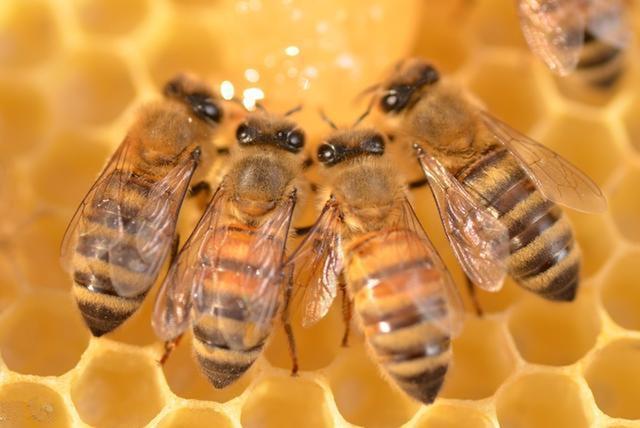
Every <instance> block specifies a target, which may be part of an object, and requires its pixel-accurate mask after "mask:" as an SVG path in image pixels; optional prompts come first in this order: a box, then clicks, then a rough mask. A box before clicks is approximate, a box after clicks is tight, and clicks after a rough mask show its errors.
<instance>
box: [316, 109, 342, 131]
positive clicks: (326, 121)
mask: <svg viewBox="0 0 640 428" xmlns="http://www.w3.org/2000/svg"><path fill="white" fill-rule="evenodd" d="M318 113H319V114H320V117H321V118H322V120H323V121H324V122H325V123H327V124H328V125H329V126H330V127H331V128H332V129H334V130H337V129H338V127H337V126H336V124H335V123H333V121H332V120H331V119H329V117H328V116H327V115H326V114H325V113H324V110H322V108H320V109H318Z"/></svg>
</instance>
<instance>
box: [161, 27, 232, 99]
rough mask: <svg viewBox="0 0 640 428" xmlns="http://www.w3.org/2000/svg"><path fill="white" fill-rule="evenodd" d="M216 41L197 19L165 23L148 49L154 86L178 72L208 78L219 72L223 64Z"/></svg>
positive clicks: (218, 42) (209, 30)
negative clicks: (195, 20) (194, 20)
mask: <svg viewBox="0 0 640 428" xmlns="http://www.w3.org/2000/svg"><path fill="white" fill-rule="evenodd" d="M220 43H222V41H221V40H217V39H216V38H215V37H214V36H213V34H212V32H211V29H210V28H208V27H206V26H204V25H202V24H199V23H197V22H187V21H184V20H175V21H172V22H171V23H167V25H166V26H164V27H163V30H162V34H160V35H159V37H158V38H157V39H156V40H155V42H154V45H153V46H150V48H149V49H150V51H149V58H148V63H149V71H150V72H151V76H152V78H153V80H154V81H155V83H156V85H157V86H158V87H161V86H162V85H164V83H165V82H166V81H167V80H169V79H171V78H172V77H174V76H175V75H176V74H178V73H184V72H190V73H195V74H197V75H199V76H203V77H208V76H211V75H212V74H213V73H215V72H216V71H220V70H221V69H222V67H223V65H224V63H223V58H222V57H221V55H220V52H219V51H220V47H219V46H218V45H219V44H220Z"/></svg>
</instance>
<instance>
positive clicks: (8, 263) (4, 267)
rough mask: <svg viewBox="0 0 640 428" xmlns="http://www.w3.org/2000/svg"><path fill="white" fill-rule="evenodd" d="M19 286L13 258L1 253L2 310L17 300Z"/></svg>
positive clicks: (0, 291) (0, 284)
mask: <svg viewBox="0 0 640 428" xmlns="http://www.w3.org/2000/svg"><path fill="white" fill-rule="evenodd" d="M18 287H19V286H18V282H17V280H16V275H15V266H14V263H13V260H11V259H10V258H9V257H7V256H6V255H5V254H3V253H0V312H2V311H4V310H5V308H7V307H8V306H9V305H10V304H12V303H13V302H14V301H15V300H16V296H17V294H18Z"/></svg>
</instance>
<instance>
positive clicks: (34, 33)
mask: <svg viewBox="0 0 640 428" xmlns="http://www.w3.org/2000/svg"><path fill="white" fill-rule="evenodd" d="M3 6H5V8H4V9H5V10H2V11H1V12H0V67H3V68H4V67H12V68H13V67H26V66H35V65H38V64H40V63H42V62H43V61H46V60H47V59H49V58H50V57H51V56H52V54H53V53H55V51H56V47H57V44H58V31H57V28H56V23H55V17H54V13H53V11H52V10H51V7H50V5H49V4H48V2H44V1H13V2H6V4H4V5H3ZM0 104H2V103H0Z"/></svg>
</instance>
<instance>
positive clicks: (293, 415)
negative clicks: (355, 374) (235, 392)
mask: <svg viewBox="0 0 640 428" xmlns="http://www.w3.org/2000/svg"><path fill="white" fill-rule="evenodd" d="M331 420H332V417H331V413H330V412H329V410H328V408H327V404H326V402H325V399H324V392H323V391H322V388H321V387H320V386H319V385H318V384H316V383H315V382H312V381H308V380H306V379H302V378H292V377H289V376H280V377H268V378H266V379H263V380H261V381H260V382H259V383H258V384H257V385H256V386H255V387H254V388H253V390H252V391H251V395H250V396H249V397H248V398H247V401H245V403H244V405H243V406H242V416H241V421H242V426H243V427H244V428H258V427H259V428H271V427H274V428H276V427H277V428H288V427H291V428H295V427H305V428H315V427H318V428H320V427H332V426H333V423H332V422H331Z"/></svg>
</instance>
